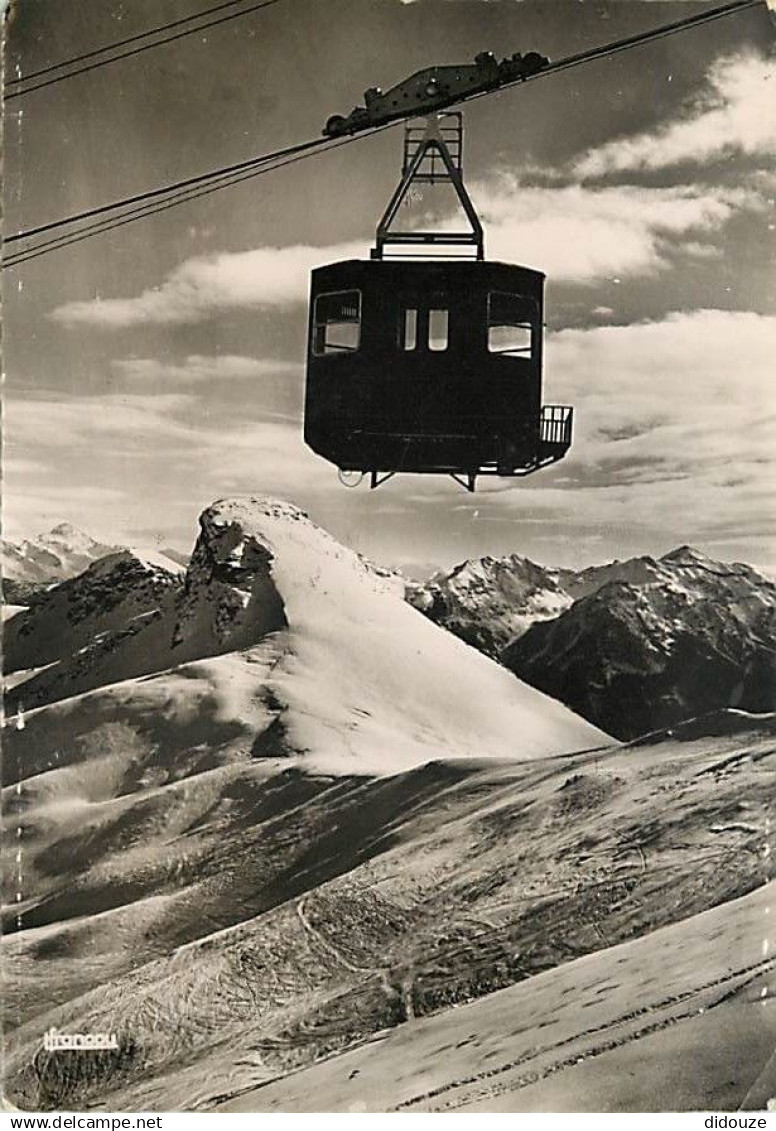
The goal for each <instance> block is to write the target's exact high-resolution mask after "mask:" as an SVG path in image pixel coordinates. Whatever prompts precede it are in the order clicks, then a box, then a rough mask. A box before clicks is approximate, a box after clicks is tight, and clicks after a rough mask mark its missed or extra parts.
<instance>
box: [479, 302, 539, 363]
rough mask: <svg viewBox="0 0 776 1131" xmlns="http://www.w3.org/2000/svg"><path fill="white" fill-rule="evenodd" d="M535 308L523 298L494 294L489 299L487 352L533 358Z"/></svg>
mask: <svg viewBox="0 0 776 1131" xmlns="http://www.w3.org/2000/svg"><path fill="white" fill-rule="evenodd" d="M532 307H533V304H532V303H531V301H530V300H529V299H527V298H525V296H524V295H512V294H505V293H504V292H502V291H491V292H490V294H489V295H488V351H489V352H490V353H505V354H510V355H512V356H515V357H531V356H532V354H533V350H534V325H533V323H532V322H531V311H532Z"/></svg>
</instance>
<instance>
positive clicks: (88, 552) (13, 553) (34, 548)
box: [0, 522, 122, 588]
mask: <svg viewBox="0 0 776 1131" xmlns="http://www.w3.org/2000/svg"><path fill="white" fill-rule="evenodd" d="M121 548H122V547H119V546H109V545H106V544H104V543H102V542H97V541H95V539H94V538H91V537H90V536H89V535H88V534H84V533H83V531H81V530H76V528H75V527H74V526H71V525H70V523H68V522H62V523H60V524H59V525H58V526H55V527H54V528H53V530H50V531H49V532H48V533H47V534H40V535H38V536H37V537H36V538H27V539H25V540H24V541H23V542H9V541H7V540H5V539H3V540H0V561H2V573H3V580H4V581H6V580H7V581H13V582H20V583H25V584H27V585H34V586H37V587H38V588H40V587H42V586H45V585H49V584H51V583H52V582H56V581H64V580H65V579H66V578H68V577H75V576H76V574H79V573H82V572H83V570H85V569H87V567H88V566H90V565H91V563H92V562H96V561H97V560H98V559H99V558H103V557H105V555H106V554H113V553H115V552H116V551H117V550H119V549H121Z"/></svg>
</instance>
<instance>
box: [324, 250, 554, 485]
mask: <svg viewBox="0 0 776 1131" xmlns="http://www.w3.org/2000/svg"><path fill="white" fill-rule="evenodd" d="M543 291H544V275H543V274H542V273H541V272H539V271H533V270H530V269H529V268H526V267H518V266H512V265H510V264H506V263H490V262H487V261H484V260H462V261H452V260H450V261H444V260H442V261H428V260H418V259H416V260H412V259H405V260H398V259H385V260H374V259H373V260H363V261H362V260H348V261H345V262H341V263H332V264H329V265H327V266H325V267H319V268H318V269H317V270H315V271H313V274H312V290H311V298H310V323H309V340H308V356H307V389H306V403H305V441H306V442H307V444H309V446H310V447H311V448H312V449H313V451H315V452H317V453H318V454H319V455H321V456H324V457H325V458H326V459H328V460H330V461H331V462H332V463H334V464H336V465H337V467H339V468H340V470H341V471H356V472H368V473H369V474H370V475H371V485H372V486H373V487H374V486H377V485H378V483H380V482H382V481H383V480H384V479H385V478H388V477H389V476H390V475H392V474H395V473H396V472H399V471H403V472H421V473H432V474H440V473H446V474H450V475H452V476H454V477H455V478H456V479H458V480H459V481H460V482H462V483H463V484H464V485H465V486H467V487H468V489H469V490H474V485H475V482H476V478H477V476H478V475H502V476H520V475H528V474H530V473H531V472H532V471H536V470H537V469H538V468H540V467H543V466H545V465H546V464H549V463H553V462H555V461H556V460H559V459H561V458H562V457H563V456H564V455H565V453H566V451H567V450H568V448H569V445H570V443H571V426H572V410H571V408H569V407H566V406H561V405H552V406H546V407H544V408H542V327H543Z"/></svg>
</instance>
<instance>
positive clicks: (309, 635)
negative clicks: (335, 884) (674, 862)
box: [7, 498, 608, 772]
mask: <svg viewBox="0 0 776 1131" xmlns="http://www.w3.org/2000/svg"><path fill="white" fill-rule="evenodd" d="M200 523H201V534H200V537H199V539H198V541H197V545H196V547H195V549H194V553H193V554H192V557H191V562H190V564H189V567H188V570H187V572H186V575H185V580H184V583H183V587H182V588H181V589H180V591H178V587H177V585H176V584H175V582H174V579H173V578H171V577H170V576H169V575H167V574H165V573H164V571H160V570H159V568H158V566H154V567H151V566H149V565H147V564H146V563H144V562H141V561H140V560H139V559H137V558H134V557H132V556H129V557H127V556H122V555H118V556H114V557H112V558H107V559H105V560H104V561H102V562H100V563H97V564H96V565H94V566H92V567H91V568H90V569H89V570H87V572H86V573H84V574H83V575H81V576H80V577H79V578H76V579H74V580H72V581H70V582H68V583H65V584H64V585H61V586H58V587H57V588H56V589H54V590H52V592H51V594H49V595H48V600H47V601H46V602H45V604H44V605H42V606H41V607H36V608H35V609H34V610H31V611H30V612H29V613H28V614H21V615H20V616H17V617H14V618H13V619H12V620H11V621H10V622H9V627H8V643H7V653H8V664H9V668H10V669H11V670H13V669H19V668H24V669H41V668H42V669H43V670H32V671H31V674H30V676H29V678H26V679H20V680H18V681H17V682H16V684H15V686H14V687H13V688H10V689H9V691H8V696H7V710H8V712H9V713H12V712H13V711H14V710H15V709H16V705H17V704H19V703H22V704H23V706H24V709H25V711H29V710H30V709H31V708H33V707H39V706H41V705H43V704H45V703H51V702H53V701H55V700H59V699H64V698H70V697H72V696H74V695H80V694H83V693H84V692H87V691H91V690H94V689H95V688H99V687H102V686H105V685H106V684H108V683H111V684H114V683H119V682H121V681H126V680H136V679H137V678H139V677H142V676H147V675H149V674H152V673H154V672H162V671H164V670H166V669H179V668H180V667H181V665H184V664H190V663H192V662H195V661H202V660H205V659H208V658H210V657H216V656H221V655H225V654H229V655H230V656H231V657H232V659H231V660H230V661H229V663H228V664H226V663H225V664H224V665H223V669H224V675H223V678H222V676H221V674H220V673H221V668H220V667H219V666H218V665H216V666H214V667H213V668H212V669H211V671H212V672H213V673H214V674H213V679H214V684H215V685H216V686H217V688H218V690H217V691H216V692H215V693H216V695H217V696H218V697H219V698H220V697H224V698H225V699H227V700H229V701H230V702H229V703H228V704H227V703H224V704H223V710H225V711H226V710H233V711H235V712H236V714H237V715H238V716H240V717H241V718H242V716H241V712H242V711H243V710H244V711H245V712H247V713H246V715H245V718H244V719H243V721H244V722H245V723H246V724H247V725H250V726H251V727H253V728H254V729H255V731H256V733H255V734H254V738H257V736H258V734H260V733H262V732H263V730H264V729H265V727H267V726H268V725H269V724H270V723H272V722H275V723H276V724H277V725H276V727H275V730H274V731H272V734H273V736H275V738H277V736H278V735H280V734H282V736H283V737H282V742H281V743H280V745H279V746H278V752H280V749H281V747H282V752H283V754H284V755H286V756H287V755H290V754H292V753H294V752H300V751H308V752H309V753H310V756H311V757H312V756H314V757H315V758H316V760H317V761H318V762H319V763H320V764H321V765H323V764H326V765H328V766H341V765H342V764H346V765H347V766H349V767H359V768H360V769H362V770H363V771H364V772H391V771H396V770H397V769H399V768H403V767H406V766H407V765H415V764H417V763H419V762H424V761H428V760H429V759H432V758H438V757H451V756H464V757H469V756H480V755H484V756H488V757H505V758H513V757H535V756H539V755H545V754H549V753H557V752H559V751H560V750H572V749H580V748H582V747H585V746H595V745H597V744H600V743H601V742H606V741H608V736H606V735H605V734H602V733H601V732H600V731H598V730H596V729H595V728H593V727H590V726H589V725H588V724H587V723H585V722H583V721H582V720H581V719H579V718H577V717H576V716H574V715H573V714H572V713H571V712H569V711H568V710H567V709H566V708H564V707H562V706H561V705H560V704H558V703H556V702H554V701H553V700H552V699H550V698H549V697H547V696H544V695H541V694H539V693H537V692H535V691H534V690H533V689H529V688H528V687H527V686H525V685H524V684H521V683H519V682H516V681H515V680H514V679H513V678H512V677H511V676H510V675H509V673H507V672H506V671H505V670H504V669H503V668H501V667H500V666H498V665H496V664H494V663H493V662H491V661H490V660H488V659H486V658H485V657H484V656H480V655H478V654H477V653H476V652H473V651H472V650H470V649H468V648H466V647H465V646H464V645H463V644H462V643H461V642H460V641H458V640H456V639H455V638H454V637H452V636H450V635H449V634H447V633H445V632H443V631H441V630H440V629H438V628H437V627H435V626H434V625H432V624H431V623H430V622H429V621H428V620H427V619H426V618H424V617H421V616H419V615H418V614H417V612H416V611H415V610H414V609H412V608H410V606H409V605H408V604H407V603H406V602H405V601H404V589H403V583H402V582H401V580H400V579H398V578H397V577H396V576H395V575H394V574H392V573H390V572H389V571H386V570H383V569H379V568H377V567H375V566H372V565H371V564H369V563H368V562H366V561H364V560H363V559H362V558H360V557H359V556H358V555H357V554H355V553H353V552H352V551H350V550H347V549H345V547H343V546H341V545H339V543H337V542H336V541H335V540H334V539H333V538H332V537H331V536H330V535H328V534H326V533H325V532H324V531H323V530H321V529H319V528H318V527H316V526H315V525H314V524H313V523H312V522H310V520H309V519H308V518H307V517H306V516H305V515H304V514H303V513H302V512H301V511H299V510H297V509H296V508H295V507H293V506H291V505H290V504H287V503H281V502H278V501H275V500H270V499H264V498H248V499H233V500H225V501H222V502H220V503H218V504H216V505H214V506H213V507H210V508H209V509H208V510H206V511H205V512H204V513H203V515H202V517H201V520H200ZM256 648H259V649H261V656H260V657H257V656H256V655H255V654H251V655H248V653H249V651H251V650H254V649H256ZM44 665H46V666H45V667H44ZM238 673H239V674H238ZM224 681H225V682H224ZM227 684H228V685H229V686H228V687H227ZM181 686H182V689H184V690H185V688H186V686H187V685H186V683H185V680H184V681H183V682H182V685H181ZM260 703H264V704H270V708H269V709H261V708H260V707H259V706H258V705H259V704H260ZM266 741H267V742H269V739H267V740H266Z"/></svg>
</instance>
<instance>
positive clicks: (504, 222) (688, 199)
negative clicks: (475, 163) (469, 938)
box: [473, 173, 762, 283]
mask: <svg viewBox="0 0 776 1131" xmlns="http://www.w3.org/2000/svg"><path fill="white" fill-rule="evenodd" d="M473 198H474V200H476V202H477V206H478V209H479V211H480V213H481V215H482V217H483V219H484V221H485V223H486V225H487V248H488V254H489V256H490V257H491V258H495V259H503V260H506V261H507V262H509V261H511V262H517V263H526V264H533V265H534V266H536V267H539V268H541V269H542V270H544V271H546V272H547V273H548V274H549V275H550V276H551V277H553V278H554V279H564V280H570V281H574V282H580V283H592V282H594V281H595V280H597V279H602V278H611V277H613V276H633V275H650V274H656V273H657V272H658V271H660V270H662V269H663V268H665V267H666V266H667V265H668V263H669V262H670V257H671V256H673V255H675V254H676V253H677V251H682V250H684V249H683V243H682V237H684V236H692V237H693V238H692V239H691V240H690V241H689V242H688V243H687V245H686V249H687V250H688V251H689V252H690V253H691V254H693V255H698V254H699V253H700V254H704V255H712V254H714V249H713V248H708V249H707V247H706V246H704V245H703V244H702V243H701V242H699V237H702V236H704V235H705V236H709V235H712V234H714V233H716V232H717V231H718V230H719V229H720V228H722V227H723V225H724V224H725V223H726V222H727V221H728V220H729V219H730V218H731V217H732V216H733V215H734V214H735V213H736V212H737V211H739V210H741V209H759V208H761V207H762V201H761V198H760V197H759V196H758V195H757V194H756V193H753V192H747V191H746V190H743V189H727V188H721V187H720V188H697V187H695V186H691V185H678V186H674V187H669V188H647V187H641V186H635V185H619V186H608V187H601V188H595V187H590V186H586V185H567V186H564V187H535V186H534V187H532V186H525V185H521V184H520V182H519V180H518V179H517V178H516V177H514V176H512V175H510V174H506V173H504V174H500V175H498V176H496V177H495V178H493V179H492V180H490V181H488V182H483V183H480V184H479V185H475V186H474V187H473Z"/></svg>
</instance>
